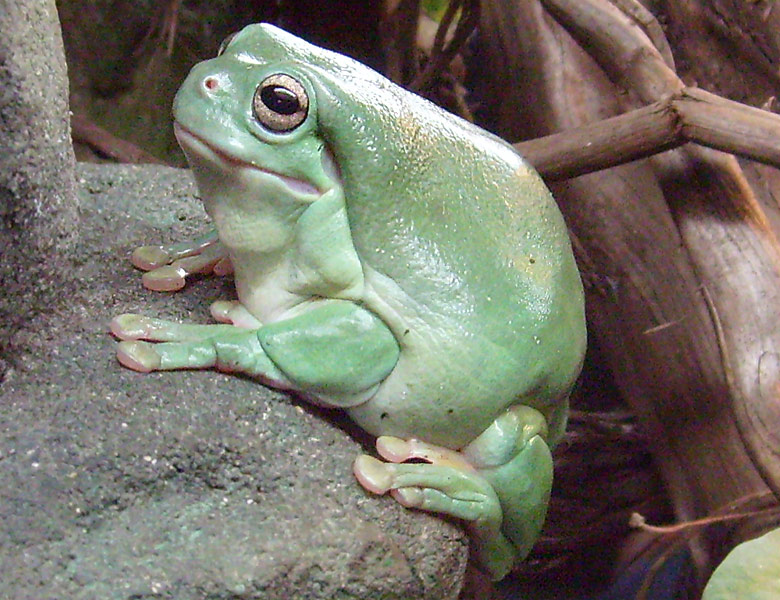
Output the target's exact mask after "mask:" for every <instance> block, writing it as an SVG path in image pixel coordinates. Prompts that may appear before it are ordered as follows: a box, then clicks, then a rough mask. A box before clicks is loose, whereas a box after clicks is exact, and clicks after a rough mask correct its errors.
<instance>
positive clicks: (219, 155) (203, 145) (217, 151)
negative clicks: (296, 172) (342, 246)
mask: <svg viewBox="0 0 780 600" xmlns="http://www.w3.org/2000/svg"><path fill="white" fill-rule="evenodd" d="M173 132H174V134H175V135H176V140H177V141H178V142H179V145H180V146H181V147H182V149H183V150H184V151H185V154H186V153H187V150H191V151H193V152H194V153H196V154H197V155H198V156H201V157H206V158H207V159H209V160H211V161H213V162H216V163H222V164H224V165H226V166H228V167H230V168H244V169H254V170H256V171H262V172H263V173H268V174H269V175H273V176H274V177H277V178H279V179H280V180H281V181H283V182H284V184H285V185H287V186H288V187H289V188H290V189H292V190H293V191H294V192H296V193H298V194H303V195H305V196H320V195H322V192H321V191H320V190H318V189H317V188H316V187H314V186H313V185H312V184H311V183H309V182H308V181H303V180H302V179H296V178H295V177H290V176H288V175H282V174H281V173H277V172H275V171H271V170H269V169H264V168H263V167H260V166H258V165H255V164H252V163H250V162H247V161H245V160H241V159H240V158H237V157H236V156H233V155H231V154H228V153H227V152H225V151H224V150H222V149H221V148H217V147H216V146H214V145H213V144H210V143H209V142H207V141H206V140H204V139H203V138H202V137H200V136H199V135H198V134H196V133H193V132H192V131H191V130H189V129H187V128H186V127H184V126H183V125H182V124H181V123H179V122H177V121H174V123H173Z"/></svg>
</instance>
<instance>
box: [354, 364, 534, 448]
mask: <svg viewBox="0 0 780 600" xmlns="http://www.w3.org/2000/svg"><path fill="white" fill-rule="evenodd" d="M413 362H414V359H410V357H408V356H403V355H402V356H401V357H400V358H399V361H398V365H396V368H395V369H394V371H393V373H391V374H390V375H389V376H388V378H387V379H386V380H385V381H384V382H383V383H382V385H381V386H380V387H379V389H378V391H377V393H376V394H375V395H374V397H373V398H372V399H371V400H369V401H368V402H366V403H364V404H361V405H359V406H356V407H353V408H350V409H349V411H348V412H349V415H350V417H351V418H352V419H353V420H354V421H355V422H356V423H357V424H358V425H359V426H360V427H361V428H362V429H364V430H366V431H368V432H369V433H371V434H373V435H376V436H379V435H393V436H396V437H400V438H404V439H408V438H417V439H421V440H424V441H426V442H429V443H432V444H437V445H441V446H446V447H449V448H455V449H457V448H461V447H462V446H465V445H466V444H468V443H469V442H470V441H471V440H473V439H474V438H475V437H477V436H478V435H479V434H480V433H482V431H484V430H485V429H486V428H487V427H488V426H489V425H490V424H491V423H492V422H493V421H494V420H495V419H496V417H497V416H498V415H500V414H501V413H502V412H503V411H504V410H506V408H507V407H509V406H511V405H512V404H515V403H517V402H518V401H519V397H518V394H517V393H516V390H511V389H508V388H507V387H506V386H501V385H498V386H495V385H493V386H491V385H490V384H491V383H492V384H495V383H496V382H495V381H490V380H488V381H487V382H486V381H485V380H484V379H480V374H479V373H477V372H474V371H472V370H470V369H468V368H466V369H464V368H463V366H464V365H457V361H453V363H452V364H450V365H449V366H447V365H444V364H441V365H431V364H430V362H429V363H428V364H427V368H426V371H425V372H420V371H419V363H418V364H417V365H414V364H412V363H413ZM415 367H417V368H415ZM469 371H472V372H469ZM483 375H484V373H483ZM486 384H487V385H486ZM491 388H492V389H491Z"/></svg>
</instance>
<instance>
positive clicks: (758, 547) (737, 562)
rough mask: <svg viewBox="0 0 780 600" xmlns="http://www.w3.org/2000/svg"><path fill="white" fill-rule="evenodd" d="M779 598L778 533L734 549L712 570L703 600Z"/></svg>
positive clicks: (779, 559)
mask: <svg viewBox="0 0 780 600" xmlns="http://www.w3.org/2000/svg"><path fill="white" fill-rule="evenodd" d="M734 598H739V600H777V599H778V598H780V529H774V530H772V531H770V532H769V533H767V534H764V535H762V536H761V537H759V538H756V539H754V540H750V541H749V542H745V543H743V544H740V545H739V546H737V547H736V548H734V549H733V550H732V551H731V552H729V555H728V556H727V557H726V560H724V561H723V562H722V563H721V565H720V566H719V567H718V568H717V569H715V572H714V573H713V574H712V577H711V578H710V581H709V583H707V587H706V588H704V594H703V596H702V600H732V599H734Z"/></svg>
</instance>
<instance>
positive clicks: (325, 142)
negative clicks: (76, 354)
mask: <svg viewBox="0 0 780 600" xmlns="http://www.w3.org/2000/svg"><path fill="white" fill-rule="evenodd" d="M273 74H285V75H289V76H290V77H292V78H293V79H294V80H295V81H297V82H298V84H299V88H297V90H293V91H289V90H291V89H292V88H290V86H287V88H288V92H286V93H287V96H290V95H295V96H296V97H297V100H296V102H297V104H293V106H292V108H289V107H287V108H285V107H281V108H280V106H279V105H277V104H273V103H271V108H270V109H269V108H268V107H267V106H265V105H266V102H265V100H262V99H261V100H258V99H257V98H262V96H261V94H260V92H259V91H257V90H259V88H260V87H266V84H264V85H263V86H261V82H263V81H264V80H265V79H266V77H268V76H269V75H273ZM286 81H289V80H286ZM266 83H267V82H266ZM256 91H257V94H256ZM256 96H257V98H256ZM301 96H305V98H304V99H303V100H301ZM302 102H308V107H307V108H305V109H301V105H302V104H301V103H302ZM259 104H262V105H263V106H260V107H259V110H258V106H259ZM296 106H297V107H298V109H301V110H299V111H298V113H299V114H298V117H299V118H298V120H297V121H295V122H294V124H292V125H291V124H290V122H289V121H285V120H284V119H287V118H288V117H289V114H288V113H290V111H291V110H295V109H296ZM269 110H270V113H274V111H277V112H280V113H282V115H281V119H282V121H281V122H282V124H283V126H284V127H285V128H286V129H287V130H285V131H278V129H279V128H280V125H279V122H278V121H274V120H273V119H274V118H276V117H278V116H279V115H278V114H272V115H271V117H269V116H268V114H269ZM174 116H175V120H176V126H175V128H176V132H177V136H178V138H179V142H180V144H181V146H182V148H183V149H184V151H185V153H186V155H187V158H188V159H189V162H190V164H191V166H192V169H193V172H194V175H195V178H196V180H197V183H198V186H199V189H200V192H201V194H202V197H203V199H204V203H205V207H206V210H207V212H208V214H209V215H210V216H211V218H212V219H213V221H214V222H215V224H216V228H217V232H218V236H219V237H218V240H217V237H216V236H215V235H213V234H210V235H208V236H206V237H204V238H203V239H201V240H197V241H196V242H195V243H193V244H182V245H177V246H172V247H169V248H160V247H158V248H153V247H144V248H140V249H138V250H137V251H136V253H135V254H134V257H133V261H134V262H135V264H136V265H137V266H139V267H141V268H143V269H145V270H148V271H149V272H148V273H146V274H145V276H144V282H145V285H147V287H149V288H151V289H155V290H163V289H165V290H170V289H178V288H179V287H182V286H183V284H184V280H185V277H186V276H187V275H189V274H190V273H193V272H209V271H215V272H217V273H220V274H221V273H227V272H229V271H230V270H231V269H232V270H233V271H234V273H235V281H236V289H237V293H238V298H239V300H238V302H227V301H221V302H217V303H215V304H214V305H213V306H212V314H213V315H214V316H215V318H216V319H217V320H219V321H222V324H216V325H184V324H177V323H172V322H167V321H160V320H157V319H151V318H147V317H142V316H138V315H122V316H120V317H117V318H116V319H115V320H114V321H113V323H112V331H113V332H114V334H115V335H117V336H118V337H119V338H120V339H123V340H129V341H123V342H121V343H120V344H119V348H118V358H119V360H120V362H121V363H122V364H124V365H125V366H127V367H130V368H132V369H135V370H138V371H143V372H148V371H152V370H167V369H181V368H216V369H220V370H225V371H233V372H236V371H237V372H241V373H245V374H247V375H250V376H253V377H257V378H259V379H260V380H262V381H264V382H266V383H268V384H270V385H273V386H276V387H280V388H284V389H291V390H295V391H296V392H298V393H300V394H301V395H302V396H303V397H304V398H307V399H308V400H310V401H312V402H315V403H318V404H321V405H325V406H331V407H340V408H343V409H344V410H346V412H347V413H348V414H349V416H350V417H351V418H352V419H353V420H354V421H355V422H356V423H357V424H358V425H359V426H360V427H362V428H363V429H365V430H366V431H368V432H370V433H371V434H373V435H376V436H379V438H378V440H377V450H378V453H379V455H380V456H381V457H382V458H383V459H384V460H377V459H376V458H372V457H369V456H361V457H359V458H358V459H357V460H356V461H355V465H354V472H355V475H356V476H357V478H358V480H359V481H360V483H361V484H362V485H363V486H364V487H365V488H366V489H368V490H370V491H372V492H374V493H378V494H382V493H385V492H388V491H390V492H391V493H392V495H393V496H394V497H395V498H396V500H398V501H399V502H401V503H402V504H404V505H405V506H411V507H416V508H420V509H423V510H429V511H434V512H439V513H445V514H448V515H452V516H454V517H457V518H459V519H463V520H464V521H465V522H466V523H467V527H468V529H469V532H470V534H471V536H472V538H473V540H474V542H475V543H474V549H475V551H476V556H477V559H478V561H479V563H480V564H481V565H483V566H484V568H485V569H486V570H487V571H488V572H489V574H490V575H491V576H492V577H493V578H494V579H500V578H502V577H503V576H504V575H506V573H507V572H508V571H509V570H510V569H511V567H512V565H513V564H514V562H515V561H516V560H518V559H519V558H522V557H524V556H525V555H526V554H527V553H528V551H529V550H530V548H531V546H532V545H533V543H534V541H535V539H536V537H537V536H538V533H539V530H540V528H541V526H542V522H543V520H544V515H545V511H546V507H547V503H548V499H549V493H550V486H551V483H552V460H551V457H550V448H552V446H553V445H554V444H555V442H556V441H557V440H558V439H559V438H560V436H561V435H562V432H563V429H564V427H565V421H566V414H567V405H568V395H569V392H570V390H571V388H572V386H573V384H574V382H575V379H576V377H577V376H578V374H579V371H580V368H581V365H582V357H583V354H584V351H585V319H584V309H583V292H582V285H581V282H580V278H579V274H578V272H577V268H576V265H575V262H574V258H573V255H572V251H571V246H570V242H569V238H568V235H567V232H566V227H565V225H564V222H563V219H562V217H561V215H560V213H559V212H558V209H557V207H556V205H555V203H554V201H553V199H552V197H551V195H550V193H549V191H548V190H547V189H546V188H545V186H544V184H543V183H542V181H541V179H540V177H539V176H538V174H537V173H536V172H535V171H533V169H532V168H531V167H530V166H529V165H528V164H527V163H526V162H525V161H524V160H523V159H522V158H521V157H520V156H519V155H518V154H517V153H516V152H515V151H514V150H513V149H512V148H511V147H510V146H509V145H507V144H506V143H504V142H503V141H502V140H500V139H499V138H497V137H495V136H493V135H491V134H489V133H486V132H485V131H483V130H481V129H479V128H477V127H475V126H473V125H471V124H469V123H467V122H465V121H462V120H460V119H458V118H456V117H453V116H452V115H450V114H448V113H446V112H444V111H442V110H441V109H439V108H438V107H436V106H434V105H433V104H431V103H429V102H428V101H426V100H424V99H421V98H419V97H418V96H415V95H414V94H411V93H409V92H407V91H405V90H403V89H401V88H400V87H397V86H396V85H394V84H392V83H391V82H389V81H388V80H387V79H385V78H383V77H382V76H380V75H379V74H377V73H376V72H374V71H372V70H370V69H369V68H367V67H365V66H363V65H361V64H359V63H357V62H355V61H353V60H351V59H349V58H347V57H344V56H341V55H339V54H335V53H333V52H330V51H327V50H323V49H321V48H317V47H315V46H312V45H310V44H308V43H306V42H304V41H302V40H300V39H298V38H296V37H294V36H292V35H290V34H288V33H285V32H284V31H281V30H279V29H277V28H275V27H272V26H270V25H251V26H249V27H247V28H245V29H244V30H243V31H241V32H240V33H238V34H237V35H236V36H235V37H233V38H232V39H231V40H230V42H229V44H228V45H227V47H226V48H225V49H224V52H222V53H221V54H220V55H219V56H217V57H216V58H214V59H211V60H208V61H205V62H202V63H200V64H198V65H196V66H195V67H194V68H193V70H192V72H191V73H190V75H189V77H188V78H187V80H186V81H185V82H184V84H183V85H182V87H181V89H180V90H179V93H178V95H177V96H176V101H175V104H174ZM290 118H293V119H294V118H295V117H290ZM136 340H147V341H136ZM413 458H417V459H423V460H424V461H425V462H420V461H419V460H418V461H415V462H414V463H408V462H405V461H408V460H409V459H413Z"/></svg>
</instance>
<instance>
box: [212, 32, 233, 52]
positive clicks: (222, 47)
mask: <svg viewBox="0 0 780 600" xmlns="http://www.w3.org/2000/svg"><path fill="white" fill-rule="evenodd" d="M237 33H238V32H237V31H234V32H233V33H231V34H230V35H229V36H227V37H226V38H225V39H224V40H222V43H221V44H220V45H219V50H217V56H220V55H222V53H223V52H225V50H227V47H228V46H230V42H232V41H233V38H234V37H236V34H237Z"/></svg>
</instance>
